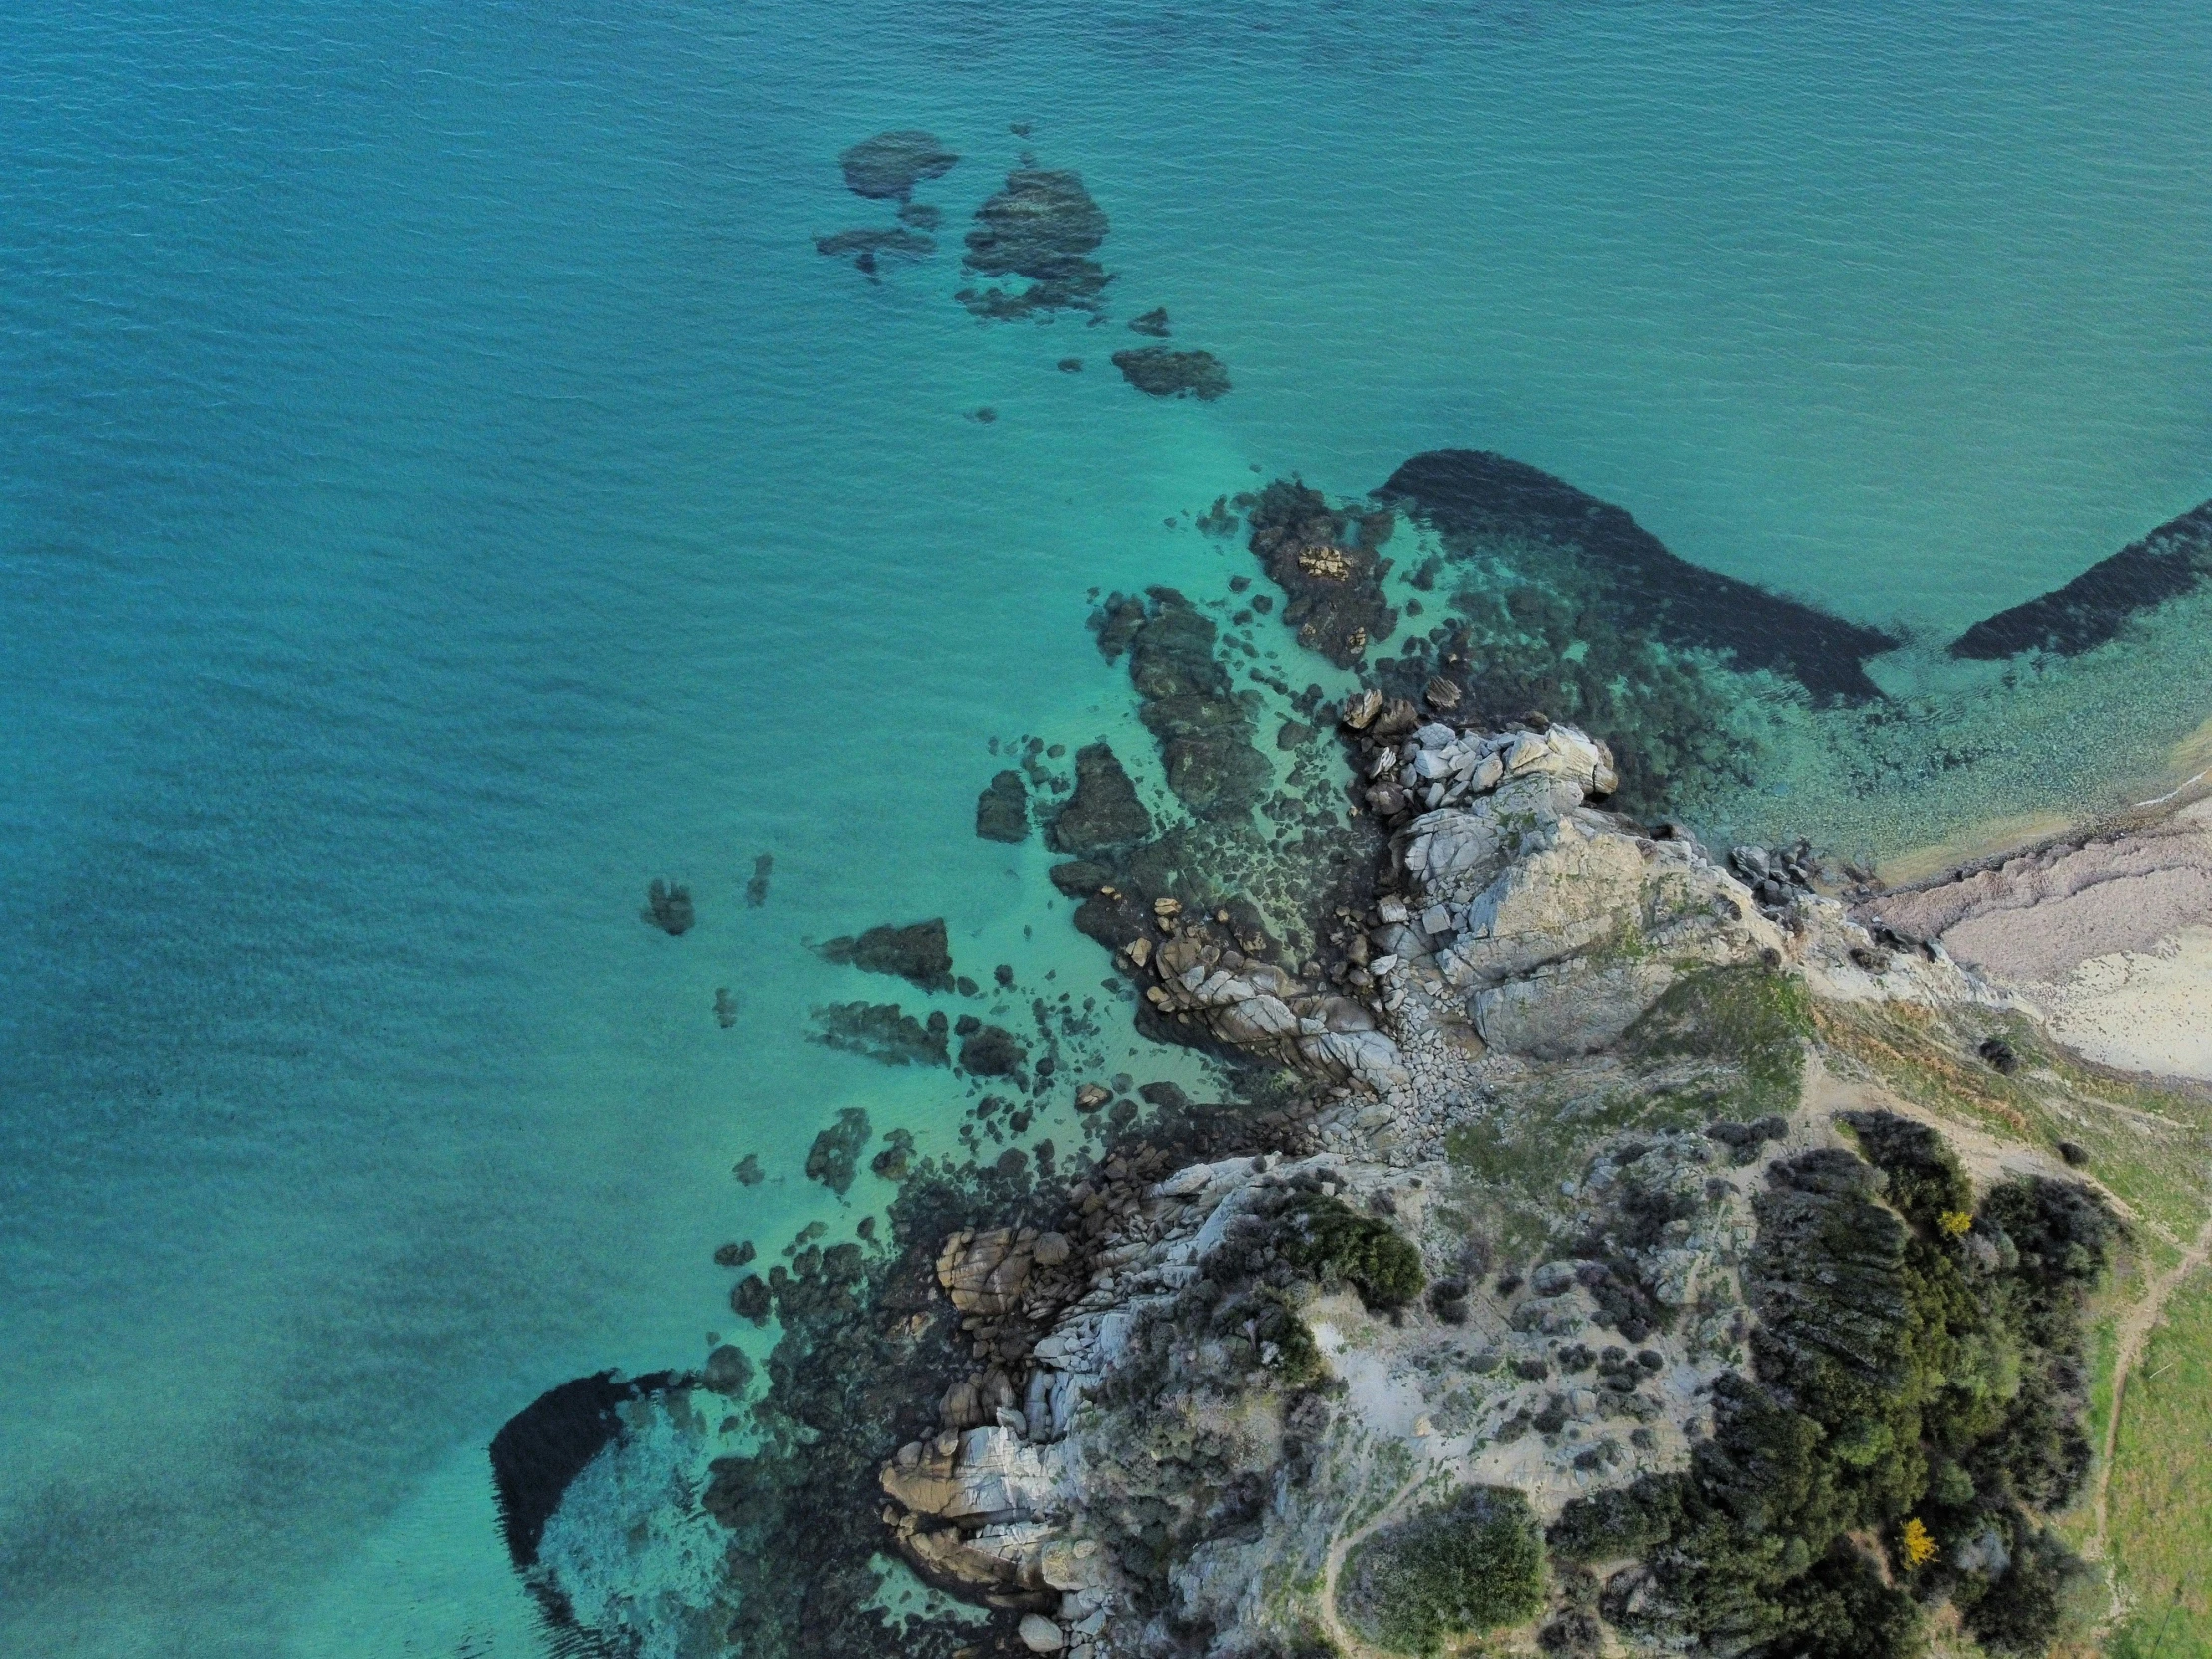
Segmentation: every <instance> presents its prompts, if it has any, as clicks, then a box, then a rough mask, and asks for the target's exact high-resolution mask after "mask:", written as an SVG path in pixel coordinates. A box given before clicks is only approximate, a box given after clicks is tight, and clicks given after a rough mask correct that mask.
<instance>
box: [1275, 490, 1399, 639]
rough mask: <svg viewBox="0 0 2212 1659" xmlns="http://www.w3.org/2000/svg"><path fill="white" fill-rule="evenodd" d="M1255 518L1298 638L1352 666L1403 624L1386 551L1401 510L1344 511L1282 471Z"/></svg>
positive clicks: (1287, 622) (1289, 623) (1286, 620)
mask: <svg viewBox="0 0 2212 1659" xmlns="http://www.w3.org/2000/svg"><path fill="white" fill-rule="evenodd" d="M1251 521H1252V544H1251V545H1252V552H1253V555H1254V556H1255V557H1256V558H1258V559H1259V561H1260V564H1261V567H1262V568H1263V569H1264V570H1266V571H1267V573H1268V579H1269V580H1270V581H1272V582H1273V583H1274V584H1275V585H1276V586H1277V587H1279V588H1281V589H1282V590H1283V594H1284V601H1285V603H1284V606H1283V621H1284V624H1285V625H1286V626H1287V627H1289V628H1292V629H1294V630H1295V631H1296V632H1297V634H1298V643H1299V644H1301V645H1303V646H1305V647H1306V648H1307V649H1308V650H1310V651H1318V652H1320V653H1321V654H1322V655H1323V656H1324V657H1327V658H1328V659H1329V660H1330V661H1331V662H1332V663H1335V664H1336V665H1337V666H1338V667H1339V668H1351V667H1353V666H1354V665H1355V664H1357V663H1358V662H1360V660H1361V659H1362V658H1363V657H1365V656H1366V655H1367V650H1368V647H1369V646H1371V645H1375V644H1379V643H1381V642H1382V641H1383V640H1386V639H1388V638H1389V637H1390V635H1391V634H1392V633H1393V632H1395V631H1396V628H1397V612H1396V611H1394V610H1392V609H1391V608H1390V605H1389V602H1388V601H1387V599H1385V597H1384V596H1383V577H1385V576H1387V575H1388V574H1389V572H1390V561H1389V560H1387V559H1385V558H1383V557H1382V555H1381V551H1380V550H1381V548H1382V547H1383V543H1384V542H1386V541H1387V540H1388V539H1389V536H1390V532H1391V531H1392V530H1394V529H1395V528H1396V518H1395V515H1393V514H1390V513H1387V512H1384V513H1368V514H1360V513H1354V512H1340V511H1338V510H1336V509H1334V508H1332V507H1331V506H1330V505H1329V501H1328V498H1327V497H1325V496H1324V495H1323V494H1322V493H1321V491H1319V490H1316V489H1309V488H1307V487H1306V486H1305V485H1304V484H1301V483H1299V482H1298V481H1297V480H1296V479H1283V478H1279V479H1277V480H1276V481H1275V482H1274V483H1272V484H1270V485H1269V486H1268V487H1267V488H1266V489H1264V490H1262V491H1261V492H1260V499H1259V500H1258V501H1257V502H1256V503H1255V504H1254V505H1253V508H1252V512H1251Z"/></svg>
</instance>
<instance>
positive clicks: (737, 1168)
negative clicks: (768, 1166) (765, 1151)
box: [730, 1152, 768, 1187]
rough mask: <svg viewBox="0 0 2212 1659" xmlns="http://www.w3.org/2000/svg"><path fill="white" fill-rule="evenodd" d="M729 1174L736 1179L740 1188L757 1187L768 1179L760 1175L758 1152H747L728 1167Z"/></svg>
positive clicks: (759, 1156)
mask: <svg viewBox="0 0 2212 1659" xmlns="http://www.w3.org/2000/svg"><path fill="white" fill-rule="evenodd" d="M730 1173H731V1174H732V1175H733V1176H735V1177H736V1178H737V1182H738V1185H739V1186H741V1187H758V1186H759V1185H760V1184H761V1183H762V1182H763V1181H765V1180H767V1179H768V1178H767V1177H766V1176H764V1175H763V1174H762V1173H761V1155H760V1154H759V1153H758V1152H748V1153H747V1154H746V1155H745V1156H744V1157H743V1158H740V1159H739V1160H738V1161H737V1162H736V1163H735V1164H732V1165H731V1166H730Z"/></svg>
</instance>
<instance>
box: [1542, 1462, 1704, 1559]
mask: <svg viewBox="0 0 2212 1659" xmlns="http://www.w3.org/2000/svg"><path fill="white" fill-rule="evenodd" d="M1686 1483H1687V1482H1686V1480H1685V1477H1683V1476H1682V1475H1679V1474H1644V1475H1638V1476H1637V1477H1636V1479H1634V1480H1633V1481H1631V1482H1630V1483H1629V1484H1628V1485H1626V1486H1613V1487H1609V1488H1607V1489H1606V1490H1604V1491H1602V1492H1594V1493H1592V1494H1591V1495H1590V1496H1588V1497H1578V1498H1575V1499H1573V1500H1572V1501H1571V1502H1569V1503H1568V1504H1567V1506H1566V1508H1565V1509H1563V1510H1561V1511H1560V1514H1559V1518H1558V1519H1557V1520H1556V1521H1554V1522H1553V1523H1552V1526H1551V1530H1550V1531H1549V1532H1547V1533H1546V1534H1545V1535H1544V1538H1545V1541H1546V1542H1547V1543H1549V1544H1550V1545H1551V1552H1552V1554H1554V1555H1556V1556H1558V1557H1560V1558H1561V1559H1562V1560H1567V1561H1618V1560H1623V1559H1625V1558H1627V1557H1629V1556H1640V1555H1647V1554H1649V1553H1650V1552H1651V1551H1652V1550H1653V1549H1655V1548H1656V1547H1658V1546H1659V1545H1660V1544H1663V1543H1665V1542H1666V1541H1667V1540H1668V1539H1669V1538H1670V1537H1672V1536H1673V1535H1674V1529H1675V1527H1676V1526H1678V1525H1679V1524H1680V1523H1681V1520H1682V1494H1683V1487H1684V1486H1685V1484H1686Z"/></svg>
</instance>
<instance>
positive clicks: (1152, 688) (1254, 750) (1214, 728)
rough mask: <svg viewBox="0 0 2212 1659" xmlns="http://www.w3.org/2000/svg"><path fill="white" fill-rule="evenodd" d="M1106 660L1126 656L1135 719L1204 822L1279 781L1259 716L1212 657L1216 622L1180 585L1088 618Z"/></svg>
mask: <svg viewBox="0 0 2212 1659" xmlns="http://www.w3.org/2000/svg"><path fill="white" fill-rule="evenodd" d="M1091 627H1092V629H1093V631H1094V632H1095V633H1096V634H1097V635H1098V649H1099V651H1100V652H1101V653H1102V654H1103V655H1104V656H1105V658H1106V660H1107V661H1108V662H1110V663H1111V662H1116V661H1119V660H1120V658H1121V656H1122V654H1123V653H1124V652H1127V653H1128V655H1129V680H1130V684H1131V685H1132V686H1134V687H1135V688H1136V692H1137V718H1138V719H1139V720H1140V721H1142V722H1143V723H1144V726H1145V729H1146V730H1147V731H1149V732H1150V733H1151V734H1152V735H1153V736H1154V737H1155V738H1156V739H1157V740H1158V741H1159V745H1160V759H1161V762H1162V764H1163V765H1164V766H1165V767H1166V769H1167V781H1168V788H1169V789H1171V790H1173V791H1174V792H1175V795H1176V797H1177V799H1178V800H1180V801H1181V802H1182V803H1183V805H1184V806H1185V807H1187V808H1189V809H1190V811H1191V813H1192V814H1193V815H1194V816H1195V817H1197V818H1199V819H1201V820H1224V819H1235V818H1241V817H1243V816H1244V815H1245V814H1247V813H1249V812H1250V811H1251V809H1252V807H1253V805H1254V804H1255V803H1256V802H1257V801H1258V800H1259V799H1260V797H1261V796H1262V795H1264V794H1265V793H1266V791H1267V787H1268V784H1269V782H1270V781H1271V779H1272V777H1273V773H1272V770H1271V769H1270V768H1269V766H1268V762H1267V757H1266V756H1264V755H1263V754H1261V753H1260V750H1259V748H1258V746H1257V745H1256V744H1255V743H1254V741H1253V738H1254V733H1255V730H1256V720H1255V716H1254V712H1253V709H1252V708H1251V706H1250V705H1249V704H1248V703H1247V702H1246V701H1245V699H1244V698H1243V697H1240V696H1239V694H1238V693H1237V690H1236V687H1235V685H1234V683H1233V682H1232V681H1231V680H1230V677H1229V672H1228V670H1227V669H1225V668H1223V667H1222V665H1221V663H1220V662H1219V661H1218V660H1217V658H1216V657H1215V654H1214V642H1215V639H1216V636H1217V630H1216V629H1215V627H1214V624H1213V622H1212V620H1211V619H1210V618H1208V617H1207V616H1206V615H1205V614H1204V613H1203V612H1201V611H1200V610H1199V609H1198V608H1197V607H1196V606H1195V605H1193V604H1192V603H1191V602H1190V601H1189V600H1188V599H1186V598H1185V597H1184V596H1183V595H1182V594H1180V593H1178V592H1177V591H1176V590H1175V589H1173V588H1165V587H1154V588H1147V589H1146V590H1145V591H1144V593H1143V595H1141V596H1140V595H1136V594H1121V593H1115V594H1109V595H1108V596H1107V598H1106V602H1105V604H1104V605H1103V606H1102V607H1101V608H1100V609H1099V611H1098V612H1097V613H1096V614H1094V615H1093V616H1092V618H1091Z"/></svg>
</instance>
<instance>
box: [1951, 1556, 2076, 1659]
mask: <svg viewBox="0 0 2212 1659" xmlns="http://www.w3.org/2000/svg"><path fill="white" fill-rule="evenodd" d="M2095 1597H2096V1574H2095V1573H2094V1572H2092V1571H2091V1570H2090V1569H2089V1567H2088V1566H2087V1564H2086V1563H2084V1562H2083V1561H2082V1559H2081V1557H2080V1556H2078V1555H2076V1554H2075V1553H2074V1552H2073V1551H2072V1550H2071V1549H2069V1548H2068V1547H2067V1546H2066V1545H2065V1544H2064V1543H2063V1542H2062V1541H2061V1540H2060V1539H2059V1538H2058V1536H2057V1535H2056V1534H2055V1533H2051V1532H2040V1531H2037V1532H2026V1533H2024V1535H2023V1536H2021V1537H2020V1538H2019V1540H2018V1541H2017V1543H2016V1544H2015V1545H2014V1548H2013V1552H2012V1565H2011V1566H2010V1568H2009V1569H2007V1570H2006V1572H2005V1574H2004V1576H2003V1577H2002V1578H2000V1579H1998V1580H1997V1581H1996V1584H1995V1586H1994V1587H1993V1588H1992V1589H1991V1591H1990V1593H1989V1594H1987V1595H1985V1596H1983V1597H1982V1598H1981V1599H1980V1600H1979V1601H1977V1602H1975V1603H1974V1604H1973V1606H1972V1607H1970V1608H1969V1609H1967V1611H1966V1625H1967V1628H1969V1629H1970V1630H1972V1631H1973V1633H1974V1634H1975V1635H1976V1636H1977V1637H1979V1638H1980V1639H1981V1643H1982V1645H1983V1646H1984V1647H1987V1648H1990V1649H1993V1650H1994V1651H1996V1652H1999V1653H2017V1654H2031V1655H2039V1654H2043V1653H2046V1652H2048V1651H2049V1649H2050V1646H2051V1644H2052V1643H2053V1642H2055V1641H2057V1640H2058V1638H2059V1637H2060V1636H2062V1635H2067V1634H2069V1633H2078V1632H2079V1631H2080V1630H2081V1629H2082V1628H2083V1627H2085V1626H2086V1625H2087V1624H2088V1623H2090V1622H2093V1619H2094V1609H2093V1606H2092V1605H2091V1604H2092V1603H2093V1601H2094V1600H2095Z"/></svg>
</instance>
